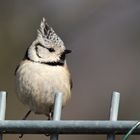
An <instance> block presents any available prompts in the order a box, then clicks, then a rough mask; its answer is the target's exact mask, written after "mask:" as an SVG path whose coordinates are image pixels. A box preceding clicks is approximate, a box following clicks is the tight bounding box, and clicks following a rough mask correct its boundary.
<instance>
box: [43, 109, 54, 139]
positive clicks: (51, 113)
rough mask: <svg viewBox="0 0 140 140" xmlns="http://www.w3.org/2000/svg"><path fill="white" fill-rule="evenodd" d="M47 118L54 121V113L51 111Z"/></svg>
mask: <svg viewBox="0 0 140 140" xmlns="http://www.w3.org/2000/svg"><path fill="white" fill-rule="evenodd" d="M46 116H47V117H48V121H50V120H52V119H53V112H52V111H50V112H49V114H47V115H46ZM45 136H47V137H48V136H50V135H49V134H45Z"/></svg>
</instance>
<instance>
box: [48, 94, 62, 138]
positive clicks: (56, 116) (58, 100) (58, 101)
mask: <svg viewBox="0 0 140 140" xmlns="http://www.w3.org/2000/svg"><path fill="white" fill-rule="evenodd" d="M62 98H63V94H62V93H61V92H58V93H56V94H55V104H54V112H53V120H54V121H59V120H60V118H61V109H62ZM50 139H51V140H58V134H53V135H51V137H50Z"/></svg>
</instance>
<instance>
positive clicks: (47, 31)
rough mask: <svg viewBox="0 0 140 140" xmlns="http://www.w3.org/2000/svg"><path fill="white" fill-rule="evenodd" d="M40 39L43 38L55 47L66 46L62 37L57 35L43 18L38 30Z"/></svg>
mask: <svg viewBox="0 0 140 140" xmlns="http://www.w3.org/2000/svg"><path fill="white" fill-rule="evenodd" d="M38 37H39V38H40V37H41V38H42V39H43V40H44V41H46V42H47V41H48V42H53V43H54V44H55V45H58V46H61V45H64V43H63V41H62V40H61V39H60V37H59V36H58V35H57V34H56V33H55V31H54V30H53V29H52V27H50V26H49V25H48V24H47V22H46V19H45V18H43V20H42V21H41V24H40V29H39V30H38Z"/></svg>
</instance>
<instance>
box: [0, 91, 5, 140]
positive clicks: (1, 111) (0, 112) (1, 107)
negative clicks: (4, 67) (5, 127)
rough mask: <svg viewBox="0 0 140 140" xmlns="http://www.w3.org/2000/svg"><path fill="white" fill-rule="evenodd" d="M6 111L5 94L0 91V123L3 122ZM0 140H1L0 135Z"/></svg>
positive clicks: (0, 135)
mask: <svg viewBox="0 0 140 140" xmlns="http://www.w3.org/2000/svg"><path fill="white" fill-rule="evenodd" d="M5 110H6V92H5V91H0V121H3V120H5ZM0 140H2V134H0Z"/></svg>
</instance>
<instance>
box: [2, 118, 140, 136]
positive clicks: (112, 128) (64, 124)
mask: <svg viewBox="0 0 140 140" xmlns="http://www.w3.org/2000/svg"><path fill="white" fill-rule="evenodd" d="M137 122H138V121H84V120H81V121H74V120H69V121H44V120H43V121H42V120H39V121H38V120H37V121H36V120H5V121H0V133H4V134H21V133H24V134H53V133H55V134H110V133H115V134H125V133H126V132H128V131H129V130H130V129H131V128H132V127H133V126H134V125H135V124H136V123H137ZM133 134H140V126H139V127H138V128H137V129H136V130H135V131H134V133H133Z"/></svg>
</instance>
